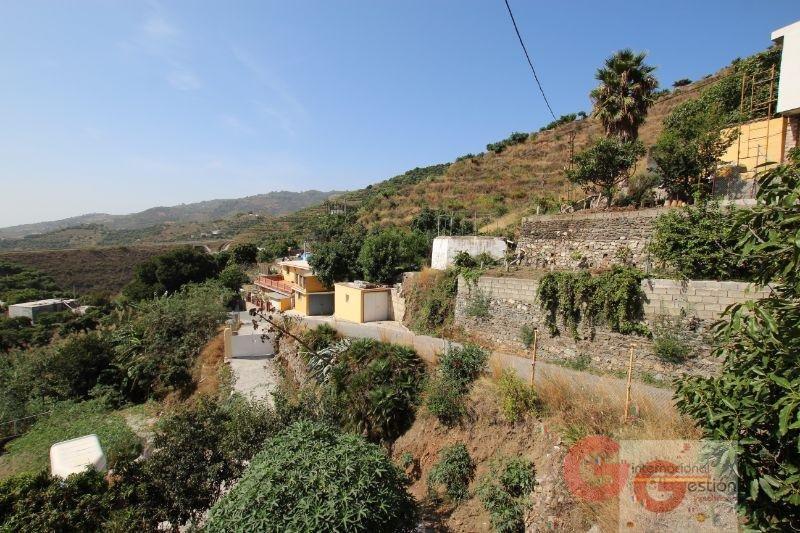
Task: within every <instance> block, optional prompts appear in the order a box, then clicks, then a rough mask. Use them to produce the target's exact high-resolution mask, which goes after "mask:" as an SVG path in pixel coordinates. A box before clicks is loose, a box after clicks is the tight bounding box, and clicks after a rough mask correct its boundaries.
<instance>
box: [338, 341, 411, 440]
mask: <svg viewBox="0 0 800 533" xmlns="http://www.w3.org/2000/svg"><path fill="white" fill-rule="evenodd" d="M424 377H425V364H424V363H423V362H422V360H421V359H420V358H419V357H418V356H417V354H416V352H414V350H413V349H411V348H407V347H405V346H399V345H396V344H389V343H385V342H378V341H374V340H372V339H359V340H355V341H353V342H352V344H351V345H350V347H349V348H348V349H347V350H345V351H344V352H342V353H340V354H339V355H338V356H337V361H336V364H335V365H334V366H333V368H332V369H331V373H330V379H329V382H328V387H329V389H330V393H331V394H332V396H333V401H334V405H335V406H336V409H335V411H334V412H335V413H336V415H337V418H338V422H339V423H340V424H341V426H342V428H343V429H345V430H346V431H351V432H354V433H357V434H359V435H363V436H365V437H366V438H367V439H368V440H370V441H372V442H379V443H387V442H392V441H393V440H395V439H396V438H397V437H399V436H400V435H402V434H403V433H404V432H405V431H406V430H407V429H408V428H409V427H411V424H412V423H413V421H414V411H415V406H416V405H417V403H418V397H419V393H420V391H421V389H422V383H423V378H424Z"/></svg>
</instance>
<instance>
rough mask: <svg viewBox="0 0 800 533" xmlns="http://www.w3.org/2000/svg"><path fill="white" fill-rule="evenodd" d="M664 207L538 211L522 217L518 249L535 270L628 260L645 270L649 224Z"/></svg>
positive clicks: (596, 264) (593, 265) (649, 231)
mask: <svg viewBox="0 0 800 533" xmlns="http://www.w3.org/2000/svg"><path fill="white" fill-rule="evenodd" d="M666 210H667V208H663V207H659V208H653V209H640V210H638V211H610V212H599V213H582V212H578V213H573V214H563V215H541V216H534V217H527V218H524V219H523V220H522V224H521V226H520V237H519V244H518V247H517V249H518V251H521V252H522V253H523V254H524V256H523V262H524V263H525V264H527V265H532V266H536V267H538V268H559V269H573V268H587V267H596V266H605V265H611V264H615V263H621V262H629V263H631V264H634V265H636V266H639V267H640V268H644V269H645V270H648V269H649V264H648V263H649V260H650V259H649V255H648V253H647V244H648V243H649V242H650V237H651V234H652V232H653V222H654V221H655V219H656V218H657V217H658V216H660V215H661V214H662V213H664V212H665V211H666Z"/></svg>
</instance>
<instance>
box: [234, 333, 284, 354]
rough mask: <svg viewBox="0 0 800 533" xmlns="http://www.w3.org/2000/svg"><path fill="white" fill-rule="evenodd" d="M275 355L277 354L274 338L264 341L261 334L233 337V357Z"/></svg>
mask: <svg viewBox="0 0 800 533" xmlns="http://www.w3.org/2000/svg"><path fill="white" fill-rule="evenodd" d="M273 353H275V346H274V344H273V340H272V338H267V339H265V340H264V341H262V340H261V333H251V334H247V335H233V336H231V356H232V357H254V356H259V355H272V354H273Z"/></svg>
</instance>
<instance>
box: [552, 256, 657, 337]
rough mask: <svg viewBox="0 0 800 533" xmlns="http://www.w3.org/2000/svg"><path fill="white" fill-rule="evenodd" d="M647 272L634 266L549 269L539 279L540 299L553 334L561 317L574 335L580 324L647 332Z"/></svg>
mask: <svg viewBox="0 0 800 533" xmlns="http://www.w3.org/2000/svg"><path fill="white" fill-rule="evenodd" d="M643 278H644V274H643V273H642V272H641V271H639V270H637V269H634V268H630V267H620V266H615V267H614V268H613V269H611V270H609V271H607V272H603V273H601V274H596V275H591V274H589V273H588V272H550V273H548V274H546V275H545V276H544V277H543V278H542V279H541V281H540V282H539V293H538V296H537V298H538V300H539V304H540V306H541V308H542V310H543V311H545V313H546V315H545V320H546V322H547V326H548V328H549V329H550V334H551V335H558V334H559V332H560V330H559V327H558V318H561V323H562V324H563V326H564V327H566V328H567V329H568V330H569V331H570V332H571V333H572V335H573V336H574V337H575V338H578V336H579V334H578V327H579V326H580V325H581V324H582V323H584V324H585V325H586V326H587V327H589V328H594V327H595V326H596V325H600V324H603V325H606V326H608V327H609V328H610V329H611V330H612V331H616V332H619V333H624V334H630V333H637V334H645V333H647V328H646V326H645V325H644V324H642V322H641V318H642V316H643V314H644V299H645V296H644V293H643V292H642V288H641V282H642V279H643Z"/></svg>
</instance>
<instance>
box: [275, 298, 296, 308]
mask: <svg viewBox="0 0 800 533" xmlns="http://www.w3.org/2000/svg"><path fill="white" fill-rule="evenodd" d="M270 302H272V305H274V306H275V307H277V308H278V310H280V311H288V310H289V309H291V307H292V299H291V298H281V299H280V300H273V299H270Z"/></svg>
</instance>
